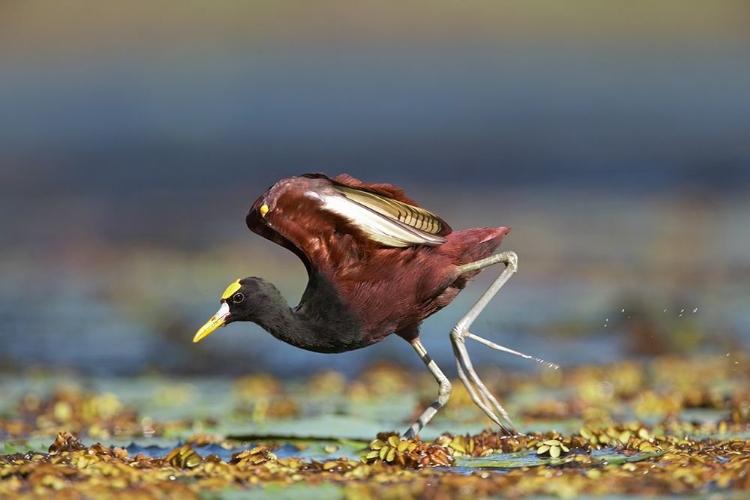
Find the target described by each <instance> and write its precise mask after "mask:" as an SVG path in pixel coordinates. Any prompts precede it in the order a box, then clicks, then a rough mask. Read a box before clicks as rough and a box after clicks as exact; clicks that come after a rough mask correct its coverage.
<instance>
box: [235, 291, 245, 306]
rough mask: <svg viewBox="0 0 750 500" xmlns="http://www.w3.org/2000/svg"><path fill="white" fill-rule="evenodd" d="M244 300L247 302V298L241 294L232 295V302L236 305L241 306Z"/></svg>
mask: <svg viewBox="0 0 750 500" xmlns="http://www.w3.org/2000/svg"><path fill="white" fill-rule="evenodd" d="M243 300H245V296H244V295H243V294H241V293H235V294H234V295H232V302H234V303H235V304H239V303H240V302H242V301H243Z"/></svg>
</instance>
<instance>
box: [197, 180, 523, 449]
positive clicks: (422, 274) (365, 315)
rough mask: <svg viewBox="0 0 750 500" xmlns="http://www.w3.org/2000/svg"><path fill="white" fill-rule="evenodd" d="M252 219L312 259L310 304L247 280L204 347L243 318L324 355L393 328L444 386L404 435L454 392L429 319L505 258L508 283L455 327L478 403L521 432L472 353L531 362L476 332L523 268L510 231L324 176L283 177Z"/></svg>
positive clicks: (259, 229) (225, 298) (464, 374)
mask: <svg viewBox="0 0 750 500" xmlns="http://www.w3.org/2000/svg"><path fill="white" fill-rule="evenodd" d="M246 223H247V226H248V228H250V230H251V231H253V232H255V233H257V234H259V235H260V236H263V237H264V238H267V239H269V240H271V241H273V242H274V243H277V244H278V245H281V246H283V247H284V248H287V249H288V250H290V251H292V252H294V253H295V254H296V255H297V256H298V257H299V258H300V259H301V260H302V262H303V263H304V265H305V267H306V269H307V273H308V284H307V287H306V289H305V291H304V293H303V295H302V299H301V301H300V303H299V305H297V306H296V307H294V308H290V307H289V305H288V304H287V302H286V301H285V300H284V298H283V297H282V296H281V293H280V292H279V291H278V290H277V289H276V287H274V286H273V285H272V284H271V283H269V282H267V281H265V280H263V279H261V278H256V277H251V278H245V279H242V280H238V281H236V282H234V283H232V284H231V285H230V286H229V287H228V288H227V290H226V291H225V292H224V294H223V295H222V299H221V309H220V310H219V312H217V313H216V315H214V317H212V318H211V320H210V321H209V322H208V323H206V325H204V327H203V328H201V329H200V331H199V332H198V333H197V334H196V336H195V338H194V341H195V342H197V341H199V340H201V339H203V338H204V337H206V336H207V335H209V334H210V333H211V332H213V331H214V330H215V329H216V328H218V327H220V326H224V325H226V324H229V323H231V322H235V321H252V322H254V323H257V324H258V325H260V326H261V327H263V328H264V329H265V330H267V331H268V332H269V333H271V334H272V335H273V336H274V337H276V338H278V339H279V340H282V341H284V342H286V343H288V344H291V345H293V346H296V347H299V348H302V349H306V350H309V351H316V352H323V353H337V352H346V351H351V350H354V349H359V348H362V347H366V346H368V345H371V344H374V343H376V342H379V341H381V340H383V339H384V338H385V337H387V336H388V335H390V334H391V333H395V334H397V335H399V336H400V337H402V338H404V339H405V340H406V341H408V342H410V343H411V345H412V347H413V348H414V349H415V350H416V351H417V353H418V354H419V356H420V357H421V358H422V360H423V361H424V362H425V364H426V365H427V367H428V368H429V369H430V371H431V372H432V374H433V375H434V376H435V378H436V380H437V381H438V384H439V387H440V388H439V393H438V398H437V399H436V400H435V402H434V403H433V404H432V405H431V406H430V407H429V408H427V409H426V410H425V412H424V413H423V414H422V415H421V416H420V418H419V419H418V420H417V421H416V422H414V423H413V424H412V425H411V426H410V427H409V429H408V430H407V431H406V433H405V436H407V437H412V436H414V435H416V434H417V433H418V432H419V431H420V430H421V429H422V427H423V426H424V425H425V424H426V423H427V422H428V421H429V420H430V419H431V418H432V416H433V415H434V414H435V413H436V412H437V410H438V409H439V408H440V407H442V406H443V405H444V404H445V403H446V402H447V400H448V397H449V395H450V390H451V386H450V382H449V381H448V379H447V378H446V377H445V375H444V374H443V373H442V371H441V370H440V369H439V368H438V366H437V365H436V364H435V362H434V361H433V360H431V359H430V357H429V355H428V354H427V352H426V350H425V349H424V347H423V346H422V344H421V342H420V340H419V326H420V324H421V322H422V321H423V320H424V319H425V318H427V317H428V316H430V315H432V314H434V313H435V312H437V311H439V310H440V309H442V308H443V307H445V306H447V305H448V304H450V303H451V302H452V301H453V299H455V298H456V296H457V295H458V293H459V292H460V291H461V290H462V289H463V288H464V287H465V286H466V285H467V283H468V282H469V280H471V278H473V277H474V276H475V275H476V274H477V273H479V272H480V271H481V270H482V269H483V268H485V267H487V266H489V265H492V264H496V263H503V264H505V269H504V270H503V272H502V274H501V275H500V277H499V278H498V279H497V280H496V281H495V282H494V283H493V285H492V286H491V287H490V289H488V291H487V292H485V295H484V296H483V297H482V299H480V301H479V302H478V303H477V304H476V305H475V306H474V307H473V308H472V310H471V311H469V313H468V314H467V315H466V316H465V317H464V318H463V319H462V320H461V321H460V322H459V323H458V324H457V325H456V326H455V327H454V328H453V330H452V332H451V341H452V342H453V347H454V352H455V354H456V360H457V366H458V374H459V377H460V378H461V380H462V381H463V382H464V384H465V385H466V386H467V388H468V389H469V392H470V394H471V396H472V398H473V400H474V402H475V403H476V404H477V405H478V406H479V407H480V408H482V410H484V411H485V413H486V414H487V415H488V416H489V417H490V418H491V419H492V420H493V421H494V422H495V423H497V424H498V425H500V426H501V427H502V428H503V429H505V430H508V429H513V428H514V426H513V424H512V422H511V421H510V419H509V417H508V415H507V413H506V412H505V410H504V409H503V408H502V406H501V405H500V404H499V403H498V402H497V400H496V399H495V397H494V396H493V395H492V394H491V393H490V391H489V390H488V389H487V388H486V387H485V385H484V384H483V383H482V381H481V380H480V379H479V377H478V376H477V374H476V372H475V371H474V368H473V367H472V365H471V360H470V359H469V357H468V354H467V352H466V349H465V346H464V343H465V339H467V338H472V339H474V340H477V341H479V342H481V343H483V344H485V345H488V346H489V347H492V348H494V349H498V350H505V351H509V352H512V353H514V354H518V355H522V354H520V353H517V352H515V351H511V350H510V349H506V348H504V347H502V346H499V345H497V344H494V343H492V342H490V341H488V340H486V339H483V338H481V337H478V336H476V335H474V334H472V333H470V332H469V331H468V328H469V326H470V325H471V323H472V322H473V321H474V319H475V318H476V316H477V315H478V314H479V313H480V312H481V310H482V309H483V308H484V307H485V306H486V304H487V302H489V300H490V299H491V298H492V296H494V294H495V293H497V291H498V290H499V289H500V288H501V287H502V286H503V284H504V283H505V282H506V281H507V280H508V278H510V276H511V275H512V274H513V273H514V272H515V271H516V267H517V257H516V255H515V254H514V253H513V252H506V253H500V254H496V253H495V252H496V250H497V248H498V246H499V245H500V243H501V241H502V240H503V238H504V237H505V235H506V234H507V233H508V231H509V229H508V228H506V227H495V228H473V229H465V230H461V231H453V230H452V229H451V227H450V226H449V225H448V224H447V223H446V222H445V221H444V220H443V219H441V218H440V217H438V216H437V215H435V214H433V213H432V212H430V211H428V210H425V209H424V208H421V207H419V206H418V205H417V203H416V202H415V201H414V200H412V199H410V198H408V197H407V196H406V195H405V193H404V192H403V191H402V190H401V189H399V188H397V187H395V186H392V185H390V184H366V183H364V182H361V181H359V180H357V179H355V178H353V177H351V176H348V175H339V176H337V177H333V178H328V177H326V176H325V175H323V174H306V175H301V176H298V177H291V178H287V179H282V180H280V181H279V182H277V183H276V184H274V185H273V186H272V187H271V188H269V189H268V190H267V191H266V192H265V193H263V194H262V195H261V196H260V197H259V198H258V199H257V200H256V201H255V203H253V205H252V207H251V208H250V211H249V213H248V214H247V217H246ZM522 356H524V357H528V356H526V355H522ZM501 418H502V419H503V420H504V421H505V424H504V423H503V422H502V421H501ZM506 424H507V426H506Z"/></svg>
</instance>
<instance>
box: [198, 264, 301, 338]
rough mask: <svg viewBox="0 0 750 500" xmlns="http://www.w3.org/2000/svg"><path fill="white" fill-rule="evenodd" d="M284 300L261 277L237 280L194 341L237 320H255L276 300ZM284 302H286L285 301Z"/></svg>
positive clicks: (225, 291) (224, 294)
mask: <svg viewBox="0 0 750 500" xmlns="http://www.w3.org/2000/svg"><path fill="white" fill-rule="evenodd" d="M279 300H281V301H283V298H282V297H281V294H280V293H279V292H278V290H277V289H276V287H274V286H273V285H271V284H270V283H268V282H267V281H264V280H262V279H260V278H245V279H241V280H237V281H235V282H234V283H232V284H231V285H229V286H228V287H227V289H226V290H224V293H223V294H222V295H221V307H220V308H219V310H218V311H217V312H216V314H214V315H213V316H212V317H211V319H210V320H208V322H207V323H206V324H205V325H203V326H202V327H201V329H200V330H198V333H196V334H195V337H193V342H199V341H201V340H203V339H204V338H206V337H208V336H209V335H210V334H211V333H213V332H214V331H215V330H216V329H217V328H219V327H221V326H225V325H228V324H229V323H233V322H235V321H253V322H256V323H257V322H258V319H259V318H260V317H262V316H263V315H264V313H266V312H267V311H269V310H270V309H272V308H273V307H274V305H275V303H276V302H278V301H279ZM284 304H286V303H285V302H284Z"/></svg>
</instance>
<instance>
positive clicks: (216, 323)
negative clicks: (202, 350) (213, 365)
mask: <svg viewBox="0 0 750 500" xmlns="http://www.w3.org/2000/svg"><path fill="white" fill-rule="evenodd" d="M227 316H229V306H228V305H227V303H226V302H222V303H221V307H220V308H219V310H218V311H217V313H216V314H214V315H213V316H211V319H209V320H208V321H207V322H206V324H205V325H203V326H202V327H201V329H200V330H198V333H196V334H195V337H193V342H200V341H201V340H203V339H204V338H206V337H208V336H209V335H211V334H212V333H213V332H214V330H216V329H217V328H219V327H221V326H224V325H225V324H226V320H227Z"/></svg>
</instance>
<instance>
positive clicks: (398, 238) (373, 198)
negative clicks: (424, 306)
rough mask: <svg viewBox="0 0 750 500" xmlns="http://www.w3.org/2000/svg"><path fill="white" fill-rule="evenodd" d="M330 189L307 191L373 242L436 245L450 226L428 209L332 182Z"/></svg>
mask: <svg viewBox="0 0 750 500" xmlns="http://www.w3.org/2000/svg"><path fill="white" fill-rule="evenodd" d="M333 188H334V190H333V191H329V192H324V193H321V192H316V191H308V192H307V195H308V196H310V197H314V198H317V199H319V200H320V201H322V204H323V205H322V208H323V210H328V211H331V212H333V213H335V214H338V215H340V216H342V217H344V218H346V219H347V220H348V221H349V222H350V223H351V224H353V225H354V226H356V227H357V228H359V229H360V230H361V231H363V232H364V233H365V235H367V237H368V238H370V239H371V240H373V241H376V242H377V243H380V244H381V245H384V246H389V247H408V246H413V245H429V246H437V245H442V244H443V243H445V241H446V240H445V238H444V237H443V236H442V234H441V233H443V234H446V233H449V232H450V227H448V225H447V224H446V223H445V222H444V221H443V220H442V219H441V218H439V217H438V216H436V215H435V214H433V213H432V212H430V211H428V210H425V209H423V208H420V207H416V206H413V205H409V204H407V203H404V202H401V201H398V200H395V199H393V198H389V197H386V196H382V195H379V194H377V193H373V192H370V191H366V190H362V189H356V188H351V187H348V186H343V185H338V184H333Z"/></svg>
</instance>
